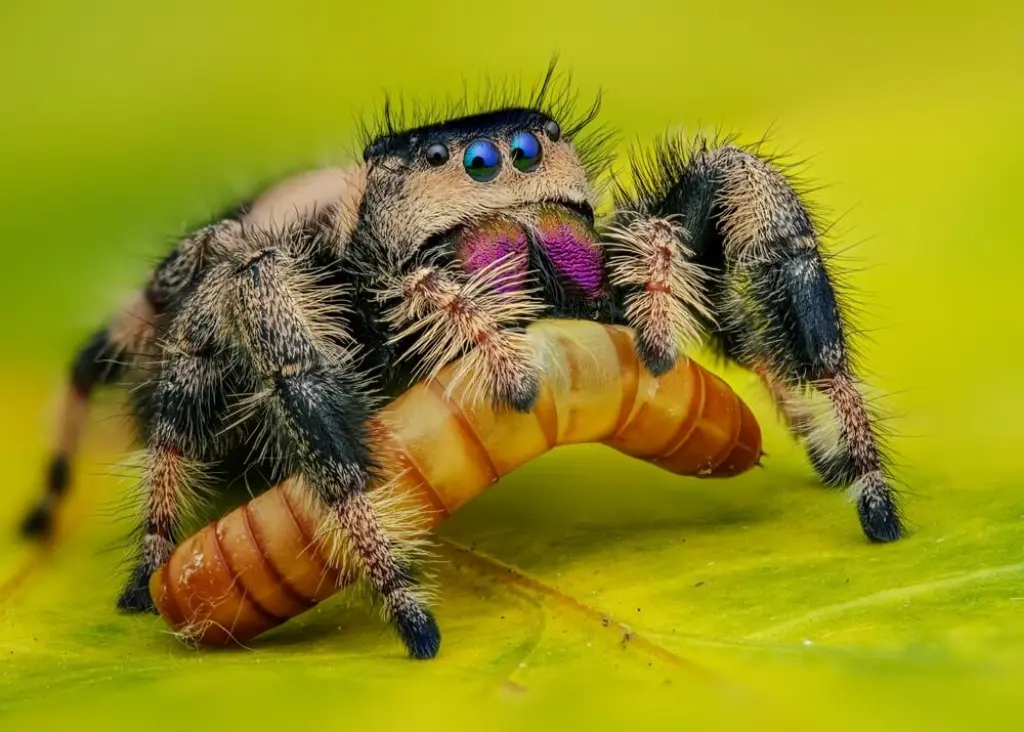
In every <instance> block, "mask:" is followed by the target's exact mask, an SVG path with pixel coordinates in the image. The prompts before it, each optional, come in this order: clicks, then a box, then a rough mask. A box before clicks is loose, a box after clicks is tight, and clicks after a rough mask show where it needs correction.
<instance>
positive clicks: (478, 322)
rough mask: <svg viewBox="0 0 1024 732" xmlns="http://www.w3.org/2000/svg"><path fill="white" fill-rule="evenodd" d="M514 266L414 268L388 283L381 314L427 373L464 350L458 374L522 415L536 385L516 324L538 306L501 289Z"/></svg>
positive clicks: (520, 294)
mask: <svg viewBox="0 0 1024 732" xmlns="http://www.w3.org/2000/svg"><path fill="white" fill-rule="evenodd" d="M521 264H522V263H520V262H518V260H516V259H515V258H508V259H506V260H499V261H498V262H497V263H496V264H495V265H492V266H488V267H486V268H484V269H481V270H479V271H477V272H475V273H473V274H467V273H465V272H463V271H462V270H459V269H457V268H456V267H454V266H449V267H440V266H432V265H423V266H415V267H412V268H411V271H409V272H408V274H405V275H400V276H398V277H395V278H393V282H392V284H391V286H390V287H389V288H388V291H386V292H384V293H383V299H388V300H391V299H393V300H395V301H397V304H396V305H393V306H392V307H390V308H389V309H388V310H387V311H386V313H385V319H386V320H387V321H388V323H389V325H390V326H391V327H392V328H393V329H394V331H395V335H394V336H393V340H395V341H406V340H407V339H411V344H410V345H409V347H408V350H407V351H406V354H407V355H410V356H412V355H415V356H418V357H419V359H420V364H421V369H420V371H421V373H419V374H417V376H421V377H422V376H428V375H431V374H433V373H435V372H436V370H438V369H440V368H441V367H442V366H444V365H445V364H447V363H449V362H451V361H453V360H455V359H456V358H457V357H459V356H460V355H462V354H463V353H466V352H468V354H469V355H468V360H467V361H466V362H465V368H464V369H463V371H464V372H465V374H466V375H467V377H468V378H472V379H474V380H478V381H474V386H475V387H478V388H479V389H480V390H481V391H483V393H484V394H486V395H487V396H489V397H490V398H491V399H492V400H493V401H494V403H495V404H498V405H501V406H503V407H508V408H511V409H514V410H517V411H529V410H530V409H531V408H532V407H533V404H534V402H535V401H536V399H537V392H538V389H539V388H540V387H539V379H538V373H537V372H538V366H537V364H536V357H535V356H534V354H533V352H532V351H531V349H530V347H529V342H528V341H527V339H526V336H525V332H524V330H523V323H524V322H526V321H528V320H533V319H536V318H537V317H539V315H540V313H541V312H542V310H543V304H542V303H541V302H540V301H539V300H537V299H536V298H534V297H533V296H532V295H531V294H529V293H528V292H525V291H523V290H522V289H520V288H518V287H517V288H509V287H504V286H503V285H505V284H507V283H508V282H509V281H510V280H511V279H512V277H513V275H514V274H515V271H516V269H517V268H518V267H520V266H521Z"/></svg>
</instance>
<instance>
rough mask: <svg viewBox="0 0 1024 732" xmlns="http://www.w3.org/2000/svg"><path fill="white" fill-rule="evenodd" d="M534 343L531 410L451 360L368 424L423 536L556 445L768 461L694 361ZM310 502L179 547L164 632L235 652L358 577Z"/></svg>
mask: <svg viewBox="0 0 1024 732" xmlns="http://www.w3.org/2000/svg"><path fill="white" fill-rule="evenodd" d="M528 338H529V341H530V345H531V346H532V348H533V350H534V352H535V353H536V355H537V358H538V362H539V364H540V374H541V381H540V393H539V397H538V399H537V401H536V404H535V406H534V408H533V409H532V410H531V411H530V412H526V413H522V412H516V411H512V410H508V409H500V408H499V409H496V408H495V407H493V406H492V403H491V401H490V400H487V399H474V400H472V401H470V399H469V398H468V397H467V394H466V391H465V388H464V387H465V385H466V383H467V382H466V381H465V380H461V379H456V378H455V376H456V374H457V372H458V368H459V363H458V362H456V363H453V364H450V365H449V366H448V367H446V368H445V369H443V370H442V371H441V372H440V373H439V374H438V376H437V377H436V378H434V379H429V380H427V381H424V382H421V383H419V384H417V385H415V386H413V387H412V388H411V389H410V390H409V391H407V392H406V393H405V394H403V395H402V396H400V397H398V398H397V399H396V400H394V401H393V402H392V403H391V404H390V405H388V406H387V407H386V408H385V409H384V410H383V411H382V412H381V413H380V414H379V415H377V416H376V417H375V418H374V423H375V427H376V429H375V435H376V441H375V444H376V449H375V454H376V455H377V456H378V458H379V459H380V460H381V462H382V463H384V465H385V473H386V475H389V476H393V477H392V480H391V481H390V483H389V485H388V490H391V491H393V492H394V494H395V496H396V497H397V498H398V499H399V500H400V501H402V502H403V503H405V504H407V506H409V507H412V508H418V509H419V511H418V513H416V514H415V516H416V517H417V521H418V523H419V526H418V527H417V528H419V529H424V530H425V529H429V528H430V527H433V526H435V525H437V524H438V523H440V522H441V521H443V520H444V519H445V518H446V517H447V516H448V515H450V514H451V513H452V512H454V511H456V510H457V509H458V508H459V507H461V506H463V505H464V504H466V503H467V502H468V501H470V500H472V499H473V498H475V497H476V496H478V495H480V494H481V493H482V492H483V491H484V490H485V489H486V488H487V487H488V486H490V485H492V484H493V483H495V482H497V481H498V480H499V479H500V478H502V477H503V476H505V475H507V474H508V473H509V472H511V471H512V470H514V469H515V468H517V467H519V466H520V465H523V464H525V463H527V462H529V461H530V460H533V459H534V458H536V457H539V456H540V455H543V454H544V453H546V452H547V451H548V450H550V449H552V448H554V447H557V446H559V445H570V444H577V443H593V442H599V443H603V444H606V445H608V446H610V447H613V448H615V449H616V450H618V451H619V452H622V453H624V454H626V455H630V456H632V457H635V458H639V459H641V460H646V461H648V462H651V463H653V464H655V465H658V466H659V467H662V468H664V469H666V470H669V471H671V472H673V473H676V474H678V475H688V476H695V477H702V478H719V477H729V476H734V475H738V474H740V473H742V472H744V471H746V470H748V469H749V468H751V467H752V466H754V465H755V464H757V462H758V460H759V459H760V456H761V432H760V428H759V426H758V424H757V421H756V419H755V418H754V416H753V414H752V413H751V412H750V410H749V408H748V407H747V406H746V405H745V404H744V403H743V402H742V401H741V400H740V398H739V397H738V396H737V395H736V394H735V393H734V392H733V391H732V389H731V388H730V387H729V386H728V385H727V384H726V383H725V382H724V381H722V380H721V379H719V378H718V377H716V376H714V375H713V374H711V373H710V372H708V371H706V370H705V369H704V368H702V367H701V366H699V365H698V364H697V363H696V362H694V361H692V360H689V359H682V360H679V361H678V362H677V363H676V364H675V366H674V367H673V368H672V369H671V370H669V371H667V372H666V373H665V374H663V375H662V376H657V377H656V376H653V375H651V374H650V373H649V372H648V371H647V370H646V369H645V368H644V367H643V366H642V365H641V364H640V362H639V360H638V358H637V355H636V348H635V344H634V336H633V333H632V331H631V330H630V329H628V328H625V327H622V326H607V325H601V324H597V323H591V322H585V321H559V320H550V321H540V322H537V323H534V324H533V325H531V326H530V328H529V331H528ZM379 488H380V486H379V485H378V486H375V487H374V489H373V490H379ZM308 495H309V494H308V492H305V491H303V489H302V486H301V485H299V484H298V483H297V481H294V480H289V481H285V482H284V483H281V484H279V485H278V486H276V487H274V488H272V489H270V490H268V491H267V492H265V493H263V494H262V495H260V496H258V497H257V498H255V499H253V500H252V501H250V502H249V503H248V504H246V505H244V506H242V507H240V508H238V509H236V510H234V511H232V512H231V513H229V514H228V515H226V516H224V517H223V518H221V519H220V520H219V521H216V522H215V523H212V524H210V525H208V526H206V527H205V528H203V529H202V530H200V531H199V532H197V533H196V534H194V535H193V536H191V537H190V538H188V539H186V540H185V541H183V542H182V543H181V544H180V545H179V546H178V548H177V549H176V550H175V551H174V552H173V554H172V555H171V558H170V560H169V561H168V562H167V563H166V564H164V565H163V566H162V567H160V568H159V569H158V570H157V571H156V573H154V575H153V576H152V579H151V581H150V592H151V593H152V597H153V599H154V601H155V603H156V606H157V608H158V609H159V612H160V614H161V616H163V618H164V619H165V620H166V621H167V623H168V624H169V625H170V626H171V627H172V628H174V629H175V630H176V631H177V632H178V633H180V634H181V635H182V636H183V637H185V638H187V639H188V640H189V641H191V642H195V643H200V644H207V645H224V644H228V643H232V642H236V643H241V642H244V641H246V640H248V639H250V638H253V637H254V636H256V635H258V634H260V633H262V632H264V631H266V630H268V629H270V628H273V627H275V626H277V625H280V624H281V623H283V622H285V621H286V620H288V619H290V618H292V617H295V616H296V615H299V614H300V613H302V612H304V611H306V610H308V609H309V608H311V607H313V606H314V605H316V604H317V603H318V602H320V601H322V600H324V599H325V598H327V597H329V596H331V595H332V594H334V593H335V592H337V591H338V590H339V589H340V588H341V587H343V586H345V585H346V584H348V583H349V582H350V581H352V579H354V576H353V573H352V572H349V571H347V570H345V569H343V568H339V567H338V565H337V561H336V558H337V557H338V556H339V553H338V550H337V548H334V547H332V546H329V545H328V544H329V541H328V539H327V538H326V537H325V535H324V532H323V531H322V526H323V521H324V514H323V511H322V509H321V508H319V507H317V506H315V505H313V504H312V503H311V502H310V501H309V500H308ZM371 495H372V494H371ZM330 541H339V542H344V541H345V538H344V537H343V536H340V535H338V536H331V537H330ZM343 554H344V549H342V555H343Z"/></svg>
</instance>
